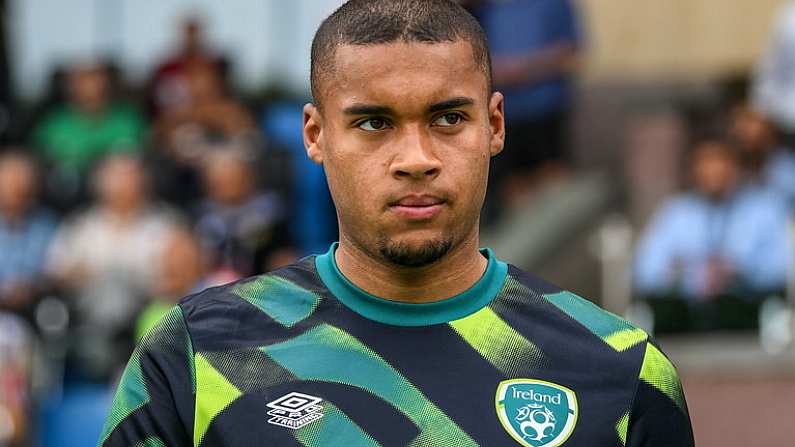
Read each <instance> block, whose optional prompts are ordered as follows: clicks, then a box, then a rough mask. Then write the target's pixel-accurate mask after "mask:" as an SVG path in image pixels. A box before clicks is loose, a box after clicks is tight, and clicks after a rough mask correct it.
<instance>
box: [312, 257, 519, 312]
mask: <svg viewBox="0 0 795 447" xmlns="http://www.w3.org/2000/svg"><path fill="white" fill-rule="evenodd" d="M338 245H339V243H337V242H335V243H333V244H331V248H329V251H328V252H327V253H325V254H322V255H319V256H317V257H316V258H315V266H316V267H317V272H318V274H319V275H320V279H321V280H322V281H323V283H324V284H325V285H326V287H327V288H328V289H329V291H331V293H332V294H334V296H335V297H337V299H338V300H340V301H341V302H342V304H344V305H345V306H347V307H348V308H349V309H351V310H353V311H354V312H356V313H358V314H359V315H361V316H363V317H365V318H368V319H370V320H375V321H378V322H380V323H385V324H390V325H393V326H430V325H433V324H440V323H447V322H449V321H453V320H458V319H461V318H464V317H466V316H467V315H470V314H473V313H475V312H477V311H478V310H480V309H482V308H483V307H484V306H486V305H487V304H489V303H490V302H491V300H493V299H494V297H495V296H497V293H499V291H500V289H502V285H503V283H504V282H505V278H506V276H507V274H508V266H507V264H505V263H504V262H502V261H499V260H497V258H496V257H495V256H494V253H493V252H492V251H491V250H490V249H488V248H486V249H481V251H480V252H481V253H482V254H483V256H485V257H486V258H487V259H488V260H489V263H488V266H487V267H486V272H485V273H483V276H482V277H481V278H480V279H479V280H478V282H476V283H475V284H474V285H473V286H472V287H470V288H469V289H468V290H466V291H465V292H462V293H460V294H458V295H456V296H454V297H451V298H447V299H444V300H441V301H434V302H432V303H422V304H413V303H404V302H399V301H391V300H386V299H383V298H379V297H377V296H374V295H371V294H369V293H367V292H365V291H364V290H362V289H360V288H359V287H358V286H356V285H355V284H353V283H352V282H351V281H350V280H348V278H346V277H345V276H344V275H343V274H342V272H340V270H339V269H338V268H337V261H336V260H335V259H334V252H335V251H336V250H337V246H338Z"/></svg>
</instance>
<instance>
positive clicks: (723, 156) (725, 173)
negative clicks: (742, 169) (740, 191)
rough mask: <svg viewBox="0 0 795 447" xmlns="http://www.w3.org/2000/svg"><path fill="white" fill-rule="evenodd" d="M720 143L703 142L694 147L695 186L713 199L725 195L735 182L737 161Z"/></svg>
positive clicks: (731, 189) (730, 190)
mask: <svg viewBox="0 0 795 447" xmlns="http://www.w3.org/2000/svg"><path fill="white" fill-rule="evenodd" d="M729 151H730V149H728V148H725V147H723V146H721V143H718V142H714V143H704V144H702V145H700V146H699V147H697V148H696V149H695V153H694V161H693V166H692V169H693V178H694V181H695V185H696V188H697V189H698V190H699V192H701V193H702V194H704V195H706V196H707V197H710V198H713V199H721V198H724V197H726V196H727V195H728V194H729V193H731V192H732V191H733V190H734V186H735V185H736V183H737V175H738V172H737V169H738V167H737V162H736V161H735V160H734V159H733V158H732V156H731V155H730V154H729Z"/></svg>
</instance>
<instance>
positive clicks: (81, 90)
mask: <svg viewBox="0 0 795 447" xmlns="http://www.w3.org/2000/svg"><path fill="white" fill-rule="evenodd" d="M67 91H68V101H67V102H66V103H64V104H59V105H57V106H55V107H53V108H52V110H50V111H49V112H48V113H47V114H46V115H45V116H44V118H43V119H42V121H41V122H40V123H38V124H37V125H36V126H35V128H34V130H33V141H34V143H35V145H36V146H37V148H38V149H39V150H40V151H41V154H42V156H43V158H44V160H45V161H46V163H47V165H48V170H49V172H48V173H47V184H46V185H45V186H46V188H47V190H46V191H45V193H46V194H47V195H48V196H49V197H52V199H53V200H54V201H55V203H57V204H59V205H60V206H61V207H62V208H67V209H68V208H69V207H71V206H74V205H75V203H76V202H78V201H79V200H80V199H81V198H82V197H81V195H85V194H84V193H85V186H86V185H85V184H84V182H83V179H84V178H85V174H86V173H87V172H88V171H89V169H90V168H91V167H92V165H93V164H94V163H96V162H97V161H98V160H100V159H101V158H103V157H104V156H106V155H107V154H109V153H112V152H119V151H138V150H139V148H140V146H141V142H142V140H143V138H144V136H145V135H144V132H145V130H146V123H145V122H144V120H143V117H142V116H141V115H140V114H139V113H138V112H137V111H136V110H135V109H134V108H133V107H132V106H130V105H129V104H126V103H124V102H122V101H118V100H116V99H115V98H113V95H112V94H111V88H110V77H109V73H108V71H107V68H106V67H105V66H101V65H97V64H84V65H78V66H76V67H74V68H73V69H72V70H71V71H70V72H69V73H68V75H67Z"/></svg>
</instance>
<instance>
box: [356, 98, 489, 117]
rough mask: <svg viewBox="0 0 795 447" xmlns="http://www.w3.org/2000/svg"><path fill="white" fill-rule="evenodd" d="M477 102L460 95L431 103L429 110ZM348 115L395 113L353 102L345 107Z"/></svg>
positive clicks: (383, 107) (435, 110) (375, 106)
mask: <svg viewBox="0 0 795 447" xmlns="http://www.w3.org/2000/svg"><path fill="white" fill-rule="evenodd" d="M474 103H475V100H474V99H472V98H468V97H466V96H459V97H456V98H451V99H448V100H446V101H442V102H437V103H436V104H431V106H430V107H428V112H431V113H433V112H440V111H442V110H449V109H454V108H456V107H463V106H469V105H472V104H474ZM343 112H344V113H345V114H346V115H394V111H393V110H392V108H391V107H387V106H379V105H375V104H353V105H351V106H349V107H346V108H345V109H343Z"/></svg>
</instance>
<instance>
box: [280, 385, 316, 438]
mask: <svg viewBox="0 0 795 447" xmlns="http://www.w3.org/2000/svg"><path fill="white" fill-rule="evenodd" d="M322 401H323V399H322V398H320V397H317V396H310V395H309V394H303V393H296V392H292V393H289V394H285V395H284V396H282V397H280V398H278V399H276V400H274V401H273V402H270V403H268V408H270V409H271V410H270V411H268V415H269V416H272V417H271V418H270V419H268V423H269V424H273V425H278V426H280V427H286V428H291V429H293V430H298V429H299V428H301V427H303V426H305V425H307V424H309V423H311V422H314V421H316V420H318V419H320V418H322V417H323V411H322V410H323V406H322V405H318V404H319V403H320V402H322Z"/></svg>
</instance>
